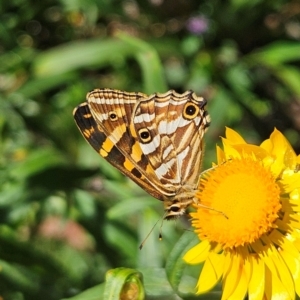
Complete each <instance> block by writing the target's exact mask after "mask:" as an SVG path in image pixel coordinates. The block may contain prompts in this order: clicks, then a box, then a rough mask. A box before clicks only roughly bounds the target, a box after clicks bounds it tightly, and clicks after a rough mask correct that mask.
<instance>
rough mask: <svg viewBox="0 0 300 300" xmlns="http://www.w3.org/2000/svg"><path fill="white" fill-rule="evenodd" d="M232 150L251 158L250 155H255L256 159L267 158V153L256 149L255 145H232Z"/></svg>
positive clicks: (258, 148)
mask: <svg viewBox="0 0 300 300" xmlns="http://www.w3.org/2000/svg"><path fill="white" fill-rule="evenodd" d="M232 147H233V148H234V149H236V150H237V151H238V152H239V153H241V154H243V155H248V156H252V154H255V157H256V158H259V159H261V160H262V159H264V158H265V157H266V156H268V152H267V151H266V150H265V149H262V148H261V147H258V146H256V145H240V144H239V145H233V146H232Z"/></svg>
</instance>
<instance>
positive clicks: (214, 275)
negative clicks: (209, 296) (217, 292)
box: [197, 252, 225, 294]
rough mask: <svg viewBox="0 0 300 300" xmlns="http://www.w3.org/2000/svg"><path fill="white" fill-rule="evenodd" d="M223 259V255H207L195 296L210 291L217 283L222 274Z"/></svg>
mask: <svg viewBox="0 0 300 300" xmlns="http://www.w3.org/2000/svg"><path fill="white" fill-rule="evenodd" d="M224 259H225V257H224V255H223V254H216V253H213V252H211V253H210V254H209V256H208V258H207V259H206V261H205V263H204V266H203V269H202V271H201V274H200V277H199V280H198V283H197V294H201V293H205V292H207V291H209V290H211V289H212V288H213V287H214V286H215V285H216V284H217V283H218V281H219V280H220V278H221V276H222V274H223V265H224Z"/></svg>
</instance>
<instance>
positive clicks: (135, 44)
mask: <svg viewBox="0 0 300 300" xmlns="http://www.w3.org/2000/svg"><path fill="white" fill-rule="evenodd" d="M117 36H118V38H120V40H122V41H123V42H125V45H128V46H129V45H130V46H131V47H132V48H133V49H134V52H133V53H134V57H135V58H136V60H137V61H138V63H139V65H140V67H141V69H142V74H143V82H144V91H145V93H148V94H152V93H155V92H166V91H167V85H166V81H165V77H164V72H163V67H162V64H161V62H160V59H159V57H158V54H157V52H156V51H155V49H154V48H153V47H152V46H151V45H149V44H147V43H146V42H144V41H142V40H139V39H136V38H133V37H131V36H128V35H125V34H118V35H117Z"/></svg>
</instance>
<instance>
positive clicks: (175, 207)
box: [170, 206, 180, 212]
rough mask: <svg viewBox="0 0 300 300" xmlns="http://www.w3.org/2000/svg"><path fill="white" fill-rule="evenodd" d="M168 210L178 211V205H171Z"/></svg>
mask: <svg viewBox="0 0 300 300" xmlns="http://www.w3.org/2000/svg"><path fill="white" fill-rule="evenodd" d="M170 211H172V212H178V211H180V207H178V206H171V207H170Z"/></svg>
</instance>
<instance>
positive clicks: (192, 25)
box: [186, 16, 208, 35]
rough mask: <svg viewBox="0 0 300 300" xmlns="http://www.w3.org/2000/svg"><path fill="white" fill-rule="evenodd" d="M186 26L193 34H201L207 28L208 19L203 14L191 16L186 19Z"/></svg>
mask: <svg viewBox="0 0 300 300" xmlns="http://www.w3.org/2000/svg"><path fill="white" fill-rule="evenodd" d="M186 28H187V30H188V31H189V32H191V33H193V34H196V35H201V34H203V33H204V32H206V31H207V29H208V20H207V18H205V17H204V16H197V17H191V18H189V19H188V20H187V23H186Z"/></svg>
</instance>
